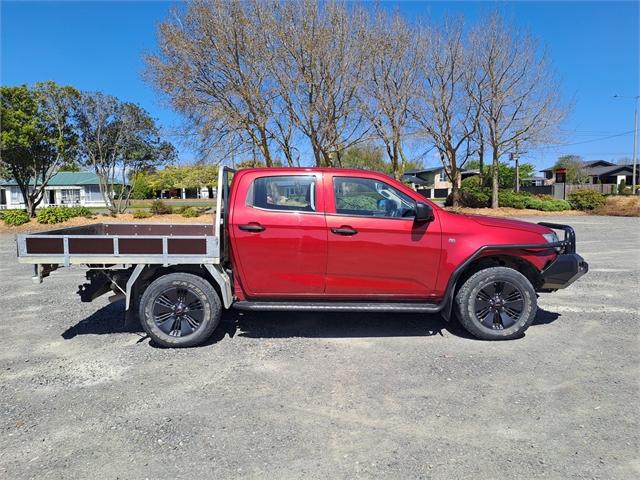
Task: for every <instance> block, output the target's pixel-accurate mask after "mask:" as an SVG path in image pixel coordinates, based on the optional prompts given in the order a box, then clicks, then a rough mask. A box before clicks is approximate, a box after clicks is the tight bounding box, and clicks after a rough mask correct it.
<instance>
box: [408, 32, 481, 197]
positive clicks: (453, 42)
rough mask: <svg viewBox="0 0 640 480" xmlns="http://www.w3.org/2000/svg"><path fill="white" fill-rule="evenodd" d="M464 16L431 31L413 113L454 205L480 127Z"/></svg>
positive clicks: (458, 195)
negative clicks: (434, 153)
mask: <svg viewBox="0 0 640 480" xmlns="http://www.w3.org/2000/svg"><path fill="white" fill-rule="evenodd" d="M462 23H463V22H462V20H461V19H446V20H445V22H444V24H443V26H442V27H439V28H435V27H434V28H433V29H431V30H429V31H428V35H429V38H430V44H429V48H428V49H423V51H424V52H425V55H424V58H423V61H422V65H421V69H422V72H423V73H422V75H423V78H422V82H421V86H420V87H421V88H420V90H419V100H418V105H417V107H416V110H415V112H414V116H415V119H416V121H417V122H418V123H419V125H420V127H421V129H422V130H423V132H424V133H425V134H426V135H427V136H428V137H429V138H430V139H431V141H432V142H433V144H434V146H435V147H436V149H437V150H438V153H439V155H440V159H441V161H442V165H443V166H444V170H445V172H446V174H447V176H448V177H449V179H450V181H451V183H452V185H453V187H452V191H451V193H452V201H453V205H454V206H457V205H458V203H459V200H460V184H461V179H462V171H461V169H462V167H463V166H464V164H465V162H466V161H467V160H468V159H469V158H470V157H471V156H472V155H473V153H474V151H475V145H474V134H475V132H476V128H477V121H476V112H477V109H476V108H475V104H474V102H473V101H472V100H471V98H470V97H469V94H468V92H469V90H470V88H471V87H470V83H471V82H472V81H473V76H472V75H471V74H470V71H469V61H468V55H467V52H466V49H465V44H464V33H463V27H462Z"/></svg>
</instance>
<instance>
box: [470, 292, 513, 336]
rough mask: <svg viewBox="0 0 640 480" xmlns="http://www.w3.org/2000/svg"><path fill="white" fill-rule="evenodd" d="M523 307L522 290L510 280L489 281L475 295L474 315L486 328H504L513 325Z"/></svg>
mask: <svg viewBox="0 0 640 480" xmlns="http://www.w3.org/2000/svg"><path fill="white" fill-rule="evenodd" d="M523 309H524V298H523V295H522V291H520V289H519V288H518V287H517V286H515V285H513V284H512V283H510V282H506V281H498V282H489V283H488V284H486V285H485V286H483V287H482V288H481V289H480V291H478V293H477V295H476V299H475V313H476V317H477V318H478V321H479V322H480V323H481V324H482V325H484V326H485V327H487V328H492V329H494V330H504V329H505V328H509V327H511V326H513V325H514V324H515V323H516V322H517V321H518V320H520V318H521V317H522V311H523Z"/></svg>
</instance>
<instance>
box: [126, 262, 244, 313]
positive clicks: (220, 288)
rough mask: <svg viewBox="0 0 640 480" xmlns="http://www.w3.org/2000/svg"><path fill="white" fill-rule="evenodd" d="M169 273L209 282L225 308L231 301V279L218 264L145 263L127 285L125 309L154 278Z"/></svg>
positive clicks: (138, 298)
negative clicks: (186, 274)
mask: <svg viewBox="0 0 640 480" xmlns="http://www.w3.org/2000/svg"><path fill="white" fill-rule="evenodd" d="M170 273H190V274H192V275H195V276H197V277H200V278H202V279H204V280H206V281H207V282H209V283H210V284H211V286H212V287H213V289H214V290H215V291H216V293H217V294H218V296H219V297H220V299H221V301H222V304H223V306H224V307H225V308H229V307H230V306H231V304H232V303H233V296H232V292H231V281H230V279H229V276H228V275H227V273H226V272H225V271H224V270H222V267H220V266H218V265H198V264H193V265H191V264H184V265H169V266H164V265H145V266H144V268H143V270H142V271H141V272H139V275H138V276H137V278H135V279H134V282H133V284H132V285H127V309H132V308H133V309H134V311H135V308H136V306H135V305H137V303H138V301H139V300H140V298H141V297H142V294H143V293H144V291H145V290H146V288H147V287H148V286H149V285H150V284H151V283H152V282H153V281H154V280H156V279H158V278H160V277H162V276H164V275H168V274H170Z"/></svg>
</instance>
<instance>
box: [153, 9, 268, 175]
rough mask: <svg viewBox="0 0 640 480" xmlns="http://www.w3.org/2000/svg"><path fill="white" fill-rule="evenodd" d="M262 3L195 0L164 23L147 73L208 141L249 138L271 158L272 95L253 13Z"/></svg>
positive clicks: (212, 142)
mask: <svg viewBox="0 0 640 480" xmlns="http://www.w3.org/2000/svg"><path fill="white" fill-rule="evenodd" d="M263 8H264V7H263V6H262V5H261V4H260V3H259V2H257V1H256V2H249V3H241V2H227V1H224V0H194V1H193V2H191V3H190V4H189V6H188V8H187V9H186V11H184V12H183V11H182V10H181V9H175V10H174V11H173V17H172V18H171V19H170V20H168V21H165V22H164V23H162V24H161V25H160V27H159V44H160V52H159V53H158V54H155V55H149V56H148V57H147V59H146V60H147V65H148V69H147V74H148V77H149V78H150V80H151V81H152V82H153V83H154V84H155V86H156V87H157V88H158V89H159V90H160V91H162V92H164V93H166V94H168V95H169V97H170V100H171V103H172V105H173V107H174V108H175V109H176V110H177V111H179V112H180V113H182V114H183V115H185V117H186V118H187V120H189V122H190V126H192V127H194V128H196V129H197V131H198V132H199V134H200V137H201V138H202V139H203V141H204V142H205V143H207V144H208V146H209V147H212V146H214V145H219V144H224V143H226V142H228V141H229V140H231V139H233V140H236V141H238V142H240V143H245V142H247V141H248V142H250V143H251V144H252V145H253V146H255V147H256V148H257V150H258V151H259V152H260V154H261V157H262V159H263V160H264V162H265V163H266V165H267V166H271V165H272V164H273V153H272V150H271V140H272V135H271V132H270V131H269V128H268V123H269V120H270V118H271V108H272V104H271V99H272V97H273V92H271V91H270V85H269V78H268V70H267V68H266V65H265V64H264V57H265V55H264V51H263V48H264V47H263V45H262V43H261V36H262V35H261V33H260V32H258V31H257V29H256V25H257V22H256V17H257V16H259V15H261V14H262V9H263Z"/></svg>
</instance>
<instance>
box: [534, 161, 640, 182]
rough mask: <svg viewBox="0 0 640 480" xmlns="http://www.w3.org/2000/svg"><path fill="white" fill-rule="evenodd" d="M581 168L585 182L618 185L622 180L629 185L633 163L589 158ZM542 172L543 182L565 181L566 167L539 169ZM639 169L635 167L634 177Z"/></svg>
mask: <svg viewBox="0 0 640 480" xmlns="http://www.w3.org/2000/svg"><path fill="white" fill-rule="evenodd" d="M583 170H584V174H585V177H588V179H589V180H588V181H587V183H590V184H594V185H595V184H598V183H601V184H603V185H606V184H612V185H618V184H620V182H622V180H624V181H625V183H626V184H627V185H631V183H632V177H633V165H618V164H615V163H611V162H608V161H607V160H590V161H586V162H583ZM540 171H541V172H542V173H543V174H544V184H545V185H553V184H555V183H566V173H567V171H566V169H564V168H553V167H551V168H545V169H544V170H540ZM638 173H639V170H638V168H637V167H636V178H639V177H638Z"/></svg>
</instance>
